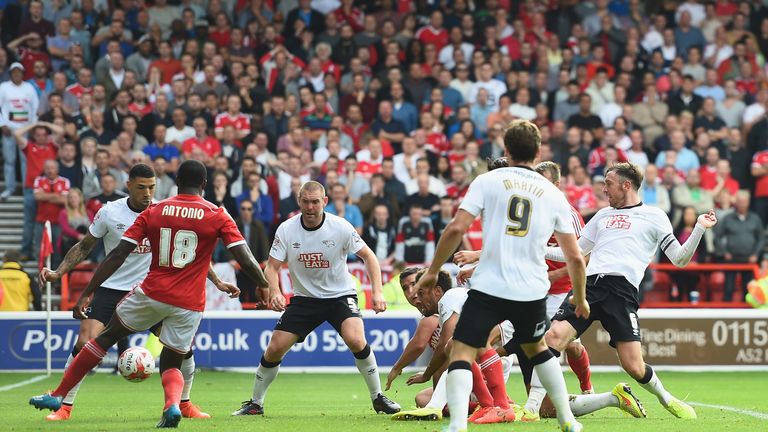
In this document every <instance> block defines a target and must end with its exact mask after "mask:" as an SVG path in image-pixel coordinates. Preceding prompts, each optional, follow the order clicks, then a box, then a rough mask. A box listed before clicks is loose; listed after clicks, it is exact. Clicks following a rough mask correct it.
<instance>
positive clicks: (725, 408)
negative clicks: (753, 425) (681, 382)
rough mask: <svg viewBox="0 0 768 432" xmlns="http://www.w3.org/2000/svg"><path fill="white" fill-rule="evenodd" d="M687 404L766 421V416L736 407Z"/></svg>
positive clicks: (767, 418)
mask: <svg viewBox="0 0 768 432" xmlns="http://www.w3.org/2000/svg"><path fill="white" fill-rule="evenodd" d="M688 403H689V404H691V405H693V406H699V407H702V408H713V409H719V410H723V411H730V412H734V413H737V414H742V415H747V416H750V417H754V418H758V419H760V420H768V414H766V413H761V412H757V411H750V410H745V409H741V408H736V407H732V406H727V405H710V404H705V403H699V402H688Z"/></svg>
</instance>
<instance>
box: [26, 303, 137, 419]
mask: <svg viewBox="0 0 768 432" xmlns="http://www.w3.org/2000/svg"><path fill="white" fill-rule="evenodd" d="M131 334H133V331H132V330H130V329H128V328H126V327H125V326H123V324H122V323H121V322H120V319H119V318H118V317H117V314H116V313H115V314H113V315H112V319H111V320H110V322H109V325H108V326H107V328H105V329H104V331H103V332H101V334H100V335H99V336H97V337H96V338H94V339H91V340H90V341H88V343H86V344H85V345H84V346H83V349H82V350H81V351H80V352H79V353H78V354H77V356H76V357H75V359H74V360H73V361H72V363H71V364H70V365H69V367H68V368H67V370H66V371H64V376H63V377H62V379H61V382H60V383H59V386H58V387H57V388H56V390H54V391H52V392H50V393H46V394H44V395H40V396H35V397H33V398H32V399H30V400H29V403H30V405H33V406H34V407H35V408H37V409H45V408H47V409H50V410H52V411H57V410H58V409H59V408H61V403H62V400H63V399H64V396H66V395H67V393H69V391H70V390H72V388H73V387H74V386H75V385H77V383H79V382H80V381H82V379H83V377H84V376H85V375H86V374H87V373H88V372H89V371H90V370H91V369H93V368H94V367H96V366H97V365H98V364H99V363H100V362H101V360H102V359H103V358H104V356H105V355H106V354H107V350H108V349H109V348H110V347H111V346H112V345H114V344H115V343H116V342H117V341H118V340H120V339H121V338H123V337H126V336H128V335H131Z"/></svg>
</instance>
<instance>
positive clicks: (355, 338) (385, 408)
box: [339, 317, 400, 414]
mask: <svg viewBox="0 0 768 432" xmlns="http://www.w3.org/2000/svg"><path fill="white" fill-rule="evenodd" d="M339 333H340V334H341V338H342V339H344V343H345V344H346V345H347V347H348V348H349V350H350V351H351V352H352V354H353V355H354V356H355V366H357V370H358V371H360V374H361V375H362V376H363V378H364V379H365V384H366V385H367V386H368V392H369V393H370V396H371V402H372V403H373V409H374V410H375V411H376V412H377V413H379V412H383V413H385V414H395V413H396V412H398V411H400V405H398V404H396V403H395V402H392V401H391V400H389V398H387V397H386V396H384V394H383V393H382V392H381V379H380V377H379V366H378V365H377V364H376V356H375V355H374V354H373V351H372V350H371V347H370V345H368V341H366V340H365V327H364V326H363V320H362V318H358V317H350V318H347V319H345V320H344V321H342V322H341V331H340V332H339Z"/></svg>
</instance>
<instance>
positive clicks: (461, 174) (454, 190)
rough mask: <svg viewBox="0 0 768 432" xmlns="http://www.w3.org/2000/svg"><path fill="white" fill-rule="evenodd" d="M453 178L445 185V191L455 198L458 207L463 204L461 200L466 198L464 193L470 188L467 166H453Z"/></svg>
mask: <svg viewBox="0 0 768 432" xmlns="http://www.w3.org/2000/svg"><path fill="white" fill-rule="evenodd" d="M451 180H453V181H452V182H450V183H448V186H446V187H445V193H446V194H447V195H448V196H450V197H452V198H453V199H454V202H455V203H456V207H457V208H458V207H459V206H460V205H461V201H463V200H464V195H466V194H467V190H469V183H470V178H469V176H468V175H467V168H466V167H465V166H464V165H462V164H455V165H453V167H452V168H451Z"/></svg>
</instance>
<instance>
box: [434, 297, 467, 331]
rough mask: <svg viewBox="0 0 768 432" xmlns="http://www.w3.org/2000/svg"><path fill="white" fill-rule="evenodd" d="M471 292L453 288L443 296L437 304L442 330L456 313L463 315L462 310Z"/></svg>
mask: <svg viewBox="0 0 768 432" xmlns="http://www.w3.org/2000/svg"><path fill="white" fill-rule="evenodd" d="M468 293H469V290H468V289H466V288H451V289H449V290H448V291H446V292H445V294H443V297H441V298H440V301H438V302H437V314H438V316H439V317H440V328H442V327H443V325H444V324H445V322H446V321H448V319H449V318H450V317H451V315H453V314H454V313H456V314H457V315H461V309H462V308H463V307H464V302H466V301H467V294H468Z"/></svg>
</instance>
